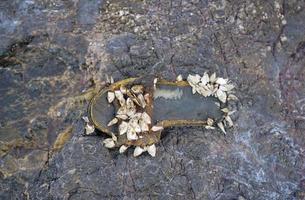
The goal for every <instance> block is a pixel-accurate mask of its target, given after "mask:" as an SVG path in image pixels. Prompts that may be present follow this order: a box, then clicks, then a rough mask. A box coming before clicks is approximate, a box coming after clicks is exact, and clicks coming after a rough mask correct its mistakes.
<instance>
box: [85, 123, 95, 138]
mask: <svg viewBox="0 0 305 200" xmlns="http://www.w3.org/2000/svg"><path fill="white" fill-rule="evenodd" d="M93 132H94V126H93V125H90V124H89V123H87V124H86V127H85V133H86V135H90V134H91V133H93Z"/></svg>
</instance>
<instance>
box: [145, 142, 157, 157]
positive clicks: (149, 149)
mask: <svg viewBox="0 0 305 200" xmlns="http://www.w3.org/2000/svg"><path fill="white" fill-rule="evenodd" d="M146 149H147V152H148V153H149V155H151V156H152V157H155V156H156V151H157V148H156V145H155V144H152V145H150V146H147V147H146Z"/></svg>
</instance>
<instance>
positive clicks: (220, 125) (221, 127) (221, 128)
mask: <svg viewBox="0 0 305 200" xmlns="http://www.w3.org/2000/svg"><path fill="white" fill-rule="evenodd" d="M217 126H218V127H219V128H220V130H221V131H222V132H223V133H224V134H227V133H226V130H225V127H224V126H223V123H222V122H218V123H217Z"/></svg>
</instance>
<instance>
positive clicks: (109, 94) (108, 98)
mask: <svg viewBox="0 0 305 200" xmlns="http://www.w3.org/2000/svg"><path fill="white" fill-rule="evenodd" d="M114 98H115V95H114V93H113V92H108V93H107V100H108V103H112V102H113V100H114Z"/></svg>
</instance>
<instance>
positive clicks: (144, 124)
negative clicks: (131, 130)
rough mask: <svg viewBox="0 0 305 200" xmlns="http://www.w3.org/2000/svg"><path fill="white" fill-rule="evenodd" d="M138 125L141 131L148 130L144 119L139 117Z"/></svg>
mask: <svg viewBox="0 0 305 200" xmlns="http://www.w3.org/2000/svg"><path fill="white" fill-rule="evenodd" d="M139 125H140V128H141V131H142V132H146V131H149V127H148V125H147V123H146V122H145V121H144V120H142V119H140V120H139Z"/></svg>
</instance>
